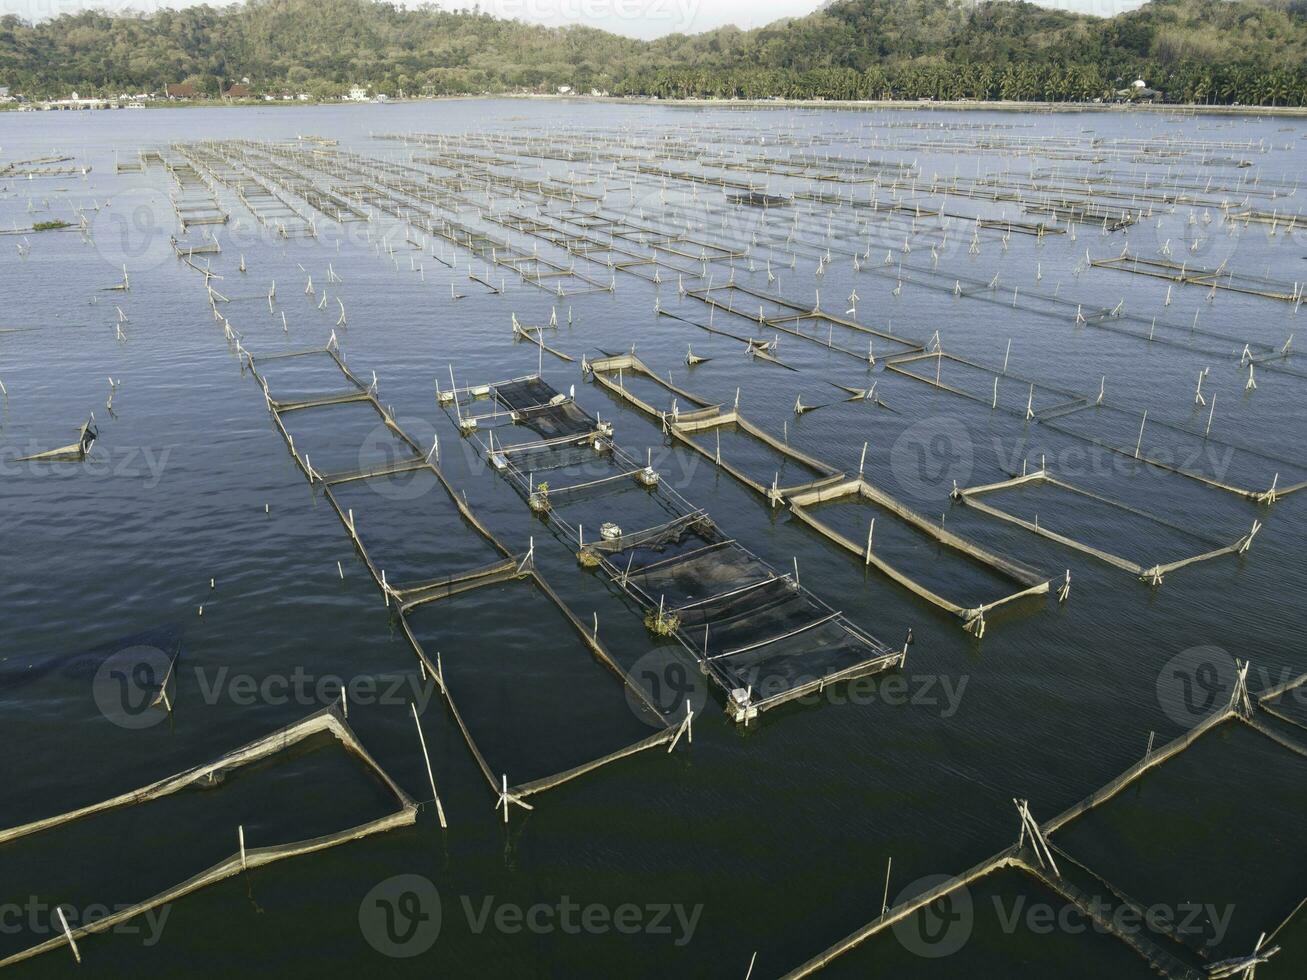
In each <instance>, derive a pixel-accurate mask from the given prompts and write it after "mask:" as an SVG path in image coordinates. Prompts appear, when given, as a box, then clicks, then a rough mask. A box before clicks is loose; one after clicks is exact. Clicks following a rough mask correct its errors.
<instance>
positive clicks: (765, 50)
mask: <svg viewBox="0 0 1307 980" xmlns="http://www.w3.org/2000/svg"><path fill="white" fill-rule="evenodd" d="M244 77H248V78H249V79H250V86H249V87H250V89H251V90H252V91H253V92H255V93H261V92H269V93H281V92H307V93H309V94H311V95H313V96H316V97H320V98H328V97H335V96H338V95H340V94H341V93H342V92H343V91H344V89H345V88H347V87H348V86H350V85H352V84H362V85H368V86H371V88H372V89H373V91H376V92H384V93H387V94H391V95H397V94H400V93H403V94H407V95H419V94H449V93H465V92H473V93H479V92H503V91H522V90H529V91H554V90H555V89H556V88H557V87H558V86H562V85H570V86H572V87H573V88H574V89H575V90H577V91H579V92H588V91H590V90H592V89H599V90H602V91H607V92H609V93H611V94H613V95H654V96H663V97H680V96H719V97H748V98H762V97H769V96H779V97H791V98H829V99H853V98H904V99H918V98H941V99H943V98H972V99H987V98H990V99H996V98H1003V99H1037V100H1048V101H1065V100H1071V99H1075V100H1084V99H1092V98H1102V97H1110V96H1111V93H1113V92H1114V91H1115V90H1117V89H1120V88H1122V87H1123V86H1125V85H1127V84H1128V83H1129V82H1131V81H1133V80H1134V79H1135V78H1143V79H1145V80H1146V81H1147V82H1148V84H1149V85H1150V86H1153V87H1154V88H1157V89H1162V90H1164V91H1165V93H1166V98H1167V100H1168V101H1182V102H1217V103H1230V102H1240V103H1243V104H1246V105H1248V104H1261V105H1271V104H1275V105H1285V104H1294V105H1303V104H1307V0H1287V2H1286V0H1153V2H1151V3H1148V4H1146V5H1145V6H1143V7H1141V8H1140V9H1138V10H1135V11H1131V12H1129V13H1123V14H1120V15H1118V16H1116V17H1111V18H1097V17H1089V16H1084V15H1080V14H1072V13H1067V12H1065V11H1056V10H1047V9H1044V8H1042V7H1037V6H1034V5H1032V4H1029V3H1022V2H1013V0H987V2H981V3H969V2H962V0H836V2H833V3H831V4H829V5H828V6H826V7H825V8H823V9H822V10H820V11H818V12H817V13H815V14H812V15H811V16H808V17H803V18H797V19H793V20H788V21H784V22H778V23H777V24H774V25H771V26H769V27H763V28H759V29H757V30H752V31H741V30H738V29H736V28H722V29H719V30H716V31H711V32H708V33H705V34H698V35H692V36H687V35H673V36H671V37H666V38H662V39H660V40H657V41H653V42H641V41H635V40H631V39H629V38H625V37H620V36H618V35H614V34H609V33H606V32H603V31H596V30H592V29H588V28H578V27H571V28H561V29H547V28H543V27H535V26H528V25H525V24H521V23H518V22H515V21H507V20H499V19H496V18H493V17H490V16H488V15H485V14H479V13H474V12H467V11H463V12H452V11H443V10H439V9H436V8H435V7H432V6H430V5H426V6H423V7H418V8H412V9H409V8H403V7H397V6H395V5H393V4H389V3H376V2H371V0H252V2H249V3H245V4H241V5H234V6H230V7H221V8H214V7H209V6H201V7H191V8H187V9H184V10H177V11H173V10H162V9H161V10H157V11H155V12H154V13H151V14H149V15H135V14H123V15H107V14H103V13H97V12H84V13H79V14H74V15H64V16H61V17H59V18H56V19H54V20H48V21H43V22H41V23H38V24H30V23H27V22H24V21H23V20H21V19H20V18H18V17H15V16H12V15H11V16H7V17H4V18H3V19H0V85H7V86H8V87H9V88H10V90H11V91H13V92H23V93H25V94H27V95H29V96H62V95H66V94H68V92H69V91H70V90H72V89H76V90H78V91H79V93H80V94H82V95H88V94H117V93H119V92H128V93H135V92H140V91H159V90H162V88H163V87H164V86H165V85H166V84H169V83H175V82H180V81H183V80H187V79H189V80H191V81H192V82H194V83H195V84H196V87H197V88H198V89H199V90H200V91H202V92H205V93H208V94H212V95H216V94H218V92H219V91H220V87H222V88H225V87H226V86H229V85H230V84H231V83H232V82H233V81H237V80H239V79H241V78H244Z"/></svg>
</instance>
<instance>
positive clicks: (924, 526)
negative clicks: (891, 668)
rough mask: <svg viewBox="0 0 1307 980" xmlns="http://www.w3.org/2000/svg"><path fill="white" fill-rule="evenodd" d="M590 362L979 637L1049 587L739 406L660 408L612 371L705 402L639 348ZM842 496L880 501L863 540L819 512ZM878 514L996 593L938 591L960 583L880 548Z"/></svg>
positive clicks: (707, 452)
mask: <svg viewBox="0 0 1307 980" xmlns="http://www.w3.org/2000/svg"><path fill="white" fill-rule="evenodd" d="M585 366H586V367H587V368H588V369H589V370H590V371H591V372H592V375H593V377H594V378H595V380H596V381H597V382H598V383H600V384H601V385H603V387H605V388H606V389H607V390H609V391H611V392H613V393H614V394H616V395H618V396H619V397H621V398H623V399H625V400H626V401H627V402H629V403H630V404H632V405H634V406H635V407H637V408H639V409H641V410H642V411H644V412H646V413H647V414H649V415H651V416H653V417H655V418H657V419H659V421H660V422H661V423H662V425H663V428H664V431H666V432H668V433H670V434H671V435H672V436H673V437H674V438H676V439H678V440H679V441H681V442H682V443H684V444H685V445H687V446H689V447H690V448H692V449H694V450H695V451H696V452H698V453H700V454H701V455H703V456H705V457H707V458H708V459H710V460H712V461H713V463H714V464H715V465H716V466H718V467H720V468H721V469H722V470H723V472H726V473H728V474H730V475H731V476H733V477H735V478H736V479H737V480H739V481H740V483H742V484H744V485H745V486H747V487H749V488H750V489H751V490H753V491H754V492H755V493H758V494H759V495H761V496H762V497H764V498H765V499H766V500H767V501H768V503H770V504H771V505H772V506H773V507H779V506H782V505H784V504H787V503H788V504H789V506H790V509H791V511H792V512H793V513H794V515H795V516H796V517H798V518H799V520H801V521H802V522H803V523H804V524H806V525H807V526H809V527H811V528H812V529H813V530H815V531H817V532H818V533H819V534H821V535H822V536H823V537H825V538H826V539H827V540H829V541H832V542H834V543H835V544H837V545H839V546H840V547H842V548H844V549H845V550H847V551H851V552H852V553H853V554H856V555H858V556H859V557H861V558H863V560H864V564H865V565H866V566H867V567H872V568H875V569H877V570H878V571H880V572H882V573H883V574H885V575H886V576H888V577H889V578H890V579H891V580H892V581H894V582H896V583H897V584H899V585H901V586H903V587H904V588H906V589H908V590H909V591H910V592H912V593H913V594H914V595H916V596H918V597H919V598H921V599H924V600H926V601H927V602H929V603H930V604H932V605H934V606H936V607H937V608H940V609H943V610H945V611H946V612H948V613H950V614H952V615H954V616H957V617H958V618H959V619H961V620H962V621H963V624H964V626H965V627H966V629H967V630H968V632H970V633H973V634H974V635H975V636H977V637H980V636H983V635H984V632H985V629H986V620H985V614H986V613H987V612H989V611H990V610H993V609H996V608H998V607H999V606H1004V605H1007V604H1009V603H1015V602H1017V601H1018V600H1022V599H1026V598H1029V597H1033V596H1038V595H1043V594H1046V593H1047V592H1048V591H1049V588H1050V580H1049V578H1048V576H1046V575H1042V574H1041V573H1039V572H1036V571H1035V570H1033V569H1030V568H1028V567H1026V566H1024V565H1021V564H1019V563H1017V562H1014V561H1012V560H1010V559H1008V558H1004V557H1003V556H1001V555H998V554H996V553H994V552H993V551H991V550H989V549H986V548H983V547H981V546H980V545H977V544H975V543H974V542H971V541H968V540H967V539H965V538H962V537H961V536H960V535H956V534H954V533H953V532H951V531H948V530H946V529H945V528H944V527H943V526H942V525H941V524H940V523H938V522H935V521H930V520H927V519H926V518H925V517H923V516H922V515H920V514H918V513H916V512H915V511H913V510H911V509H910V508H908V507H906V506H904V505H903V504H902V503H900V502H899V501H897V500H895V499H894V498H893V497H891V496H890V495H889V494H887V493H885V491H883V490H881V489H880V488H878V487H876V486H874V485H873V484H871V483H870V482H868V481H867V480H865V479H864V478H863V477H862V475H861V474H859V475H858V476H857V477H856V478H850V477H848V476H847V475H846V474H844V473H842V472H840V471H838V470H836V469H835V468H834V467H831V466H828V465H827V464H825V463H823V462H821V461H820V460H818V459H816V458H814V457H812V456H809V455H808V454H806V453H804V452H802V451H800V450H797V449H795V448H794V447H792V446H790V445H789V443H788V442H787V441H782V440H779V439H777V438H775V437H774V436H772V435H770V434H769V433H767V432H766V431H764V430H763V429H761V428H759V427H758V426H755V425H754V424H752V423H751V422H749V421H748V420H747V419H746V418H745V417H744V416H743V415H742V414H741V413H740V411H739V409H738V407H735V408H732V409H730V410H729V411H723V410H722V408H721V407H720V406H715V405H708V406H707V407H704V408H699V409H696V410H693V411H689V412H678V411H675V410H673V411H672V412H660V411H657V410H655V409H654V408H653V407H652V406H650V405H649V404H648V403H647V402H645V401H644V400H642V399H640V398H637V397H635V396H633V395H631V394H630V393H629V392H628V391H627V390H626V388H625V385H624V383H623V382H622V380H621V379H620V378H619V379H618V380H617V381H616V382H615V381H614V379H613V376H614V374H617V373H619V372H626V371H630V372H632V373H634V374H637V375H639V376H641V377H645V378H649V379H651V380H653V381H657V382H658V383H659V384H661V385H663V386H664V387H666V388H667V389H668V390H669V391H675V392H677V394H678V396H681V397H685V398H686V400H687V401H688V402H690V403H691V404H697V405H704V404H705V402H704V400H703V399H700V398H698V397H697V396H693V395H691V394H690V393H689V392H686V391H684V390H683V389H679V388H675V387H674V386H672V385H671V384H670V383H668V382H663V381H662V380H661V379H659V378H658V377H657V375H655V374H654V373H653V372H652V371H650V370H649V368H648V367H647V366H645V365H644V364H643V362H641V361H640V360H639V359H638V358H636V357H635V356H634V355H621V356H618V357H605V358H596V359H594V360H589V359H587V361H586V364H585ZM723 429H729V430H730V431H731V433H732V435H733V436H734V437H736V438H740V439H742V440H743V441H744V443H745V444H746V445H744V446H739V447H738V448H739V449H741V450H746V451H749V450H751V452H748V453H747V455H748V456H749V457H750V458H751V459H752V460H753V464H752V469H753V470H754V471H755V472H752V473H751V472H748V471H746V469H745V468H742V467H741V466H738V465H735V464H733V463H732V462H731V461H730V460H729V459H728V458H726V457H724V456H723V453H722V444H721V439H720V432H721V431H722V430H723ZM706 432H713V433H714V434H715V435H716V440H715V441H714V442H713V443H712V444H710V445H708V446H705V445H704V444H703V442H702V441H700V440H701V439H702V438H703V435H702V434H703V433H706ZM728 455H729V447H728ZM760 457H761V459H760ZM762 460H765V461H766V462H767V463H769V464H770V465H772V466H773V467H774V468H773V470H772V472H773V476H772V479H771V481H770V482H769V483H768V482H763V479H760V478H759V475H760V474H759V473H758V472H757V470H758V467H759V466H760V465H763V463H762ZM785 467H789V469H788V470H787V469H785ZM764 468H765V466H764ZM782 472H787V473H789V472H797V473H799V474H801V475H802V476H804V477H806V479H805V480H804V481H803V482H802V483H798V484H794V485H791V486H782V485H781V480H780V474H781V473H782ZM787 482H788V481H787ZM838 501H857V502H862V503H866V504H869V505H871V506H872V507H873V508H874V510H875V514H876V517H873V518H872V519H871V523H870V525H869V526H868V534H867V541H866V543H865V544H864V543H862V542H859V541H854V540H853V539H852V538H851V537H850V536H849V534H848V533H846V532H845V531H843V530H841V529H839V528H837V527H836V526H834V525H833V524H831V523H829V522H828V521H826V520H823V519H822V517H820V516H818V513H819V512H818V507H819V506H820V505H824V504H830V503H834V502H838ZM877 517H878V518H879V519H881V520H882V521H884V522H892V523H894V524H897V525H899V526H900V527H902V528H906V529H908V530H909V531H910V532H911V533H912V534H913V535H914V536H917V537H919V538H923V539H925V540H928V541H930V542H931V543H932V544H934V545H943V546H945V547H946V548H948V549H949V550H950V552H951V553H952V554H953V555H955V556H957V557H959V558H962V559H963V560H964V562H965V563H967V564H971V565H976V566H979V567H980V569H982V570H983V573H985V577H986V578H987V581H986V582H985V584H984V585H983V586H981V588H988V589H989V590H990V594H989V595H988V596H987V597H985V598H975V597H974V596H972V597H968V599H966V600H961V601H959V599H958V598H957V597H956V595H955V596H954V597H952V598H949V597H946V596H945V595H944V594H943V593H942V592H941V591H940V589H941V588H950V587H951V588H953V589H954V590H955V591H956V589H957V587H958V586H957V583H944V584H942V585H940V586H936V587H932V586H930V585H928V584H926V582H924V581H923V580H922V578H921V575H920V574H917V575H912V574H909V572H908V571H907V570H906V569H905V568H904V567H903V564H901V563H900V562H899V561H894V560H891V559H890V558H889V554H890V553H889V552H888V551H887V552H885V553H882V552H881V551H878V550H877V549H876V548H875V547H874V532H875V519H876V518H877ZM881 533H882V538H883V536H884V535H885V533H886V528H885V523H882V525H881ZM904 557H906V555H905V556H904ZM922 557H925V558H926V560H927V561H928V562H929V563H930V564H931V565H935V564H937V559H936V558H934V557H933V556H920V555H918V556H917V560H920V559H921V558H922ZM954 574H957V573H956V572H955V573H954ZM1013 586H1015V587H1016V588H1015V590H1013V588H1012V587H1013ZM995 588H999V589H1001V590H1002V591H1001V592H1000V594H998V595H994V594H993V590H994V589H995ZM973 591H974V590H973Z"/></svg>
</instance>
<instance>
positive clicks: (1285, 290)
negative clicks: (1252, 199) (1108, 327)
mask: <svg viewBox="0 0 1307 980" xmlns="http://www.w3.org/2000/svg"><path fill="white" fill-rule="evenodd" d="M1090 264H1091V265H1093V266H1094V268H1098V269H1117V270H1120V271H1122V272H1130V273H1133V274H1135V275H1137V276H1152V277H1153V278H1156V279H1166V280H1168V281H1170V282H1178V283H1183V284H1185V285H1192V286H1206V287H1207V288H1208V290H1209V291H1211V292H1215V291H1216V290H1218V289H1221V290H1230V291H1231V292H1236V293H1243V294H1244V295H1247V296H1258V297H1261V298H1262V299H1276V300H1281V301H1283V302H1285V303H1292V304H1293V305H1294V308H1295V309H1296V308H1297V307H1298V306H1300V305H1301V304H1302V300H1303V283H1301V282H1294V283H1287V282H1277V281H1276V280H1273V279H1268V278H1266V277H1265V276H1252V275H1248V274H1247V273H1237V272H1235V271H1234V270H1233V269H1230V270H1226V269H1224V268H1217V269H1204V268H1201V267H1199V266H1190V265H1186V264H1184V263H1180V262H1171V261H1170V260H1168V259H1146V258H1143V257H1141V256H1139V255H1135V254H1132V253H1130V252H1122V253H1121V254H1120V255H1118V256H1115V257H1113V258H1110V259H1094V260H1093V261H1092V262H1091V263H1090Z"/></svg>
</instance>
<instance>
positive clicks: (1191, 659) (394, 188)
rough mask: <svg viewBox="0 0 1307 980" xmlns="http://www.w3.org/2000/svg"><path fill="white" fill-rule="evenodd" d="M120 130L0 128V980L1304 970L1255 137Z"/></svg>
mask: <svg viewBox="0 0 1307 980" xmlns="http://www.w3.org/2000/svg"><path fill="white" fill-rule="evenodd" d="M122 115H124V116H131V117H132V118H130V119H126V120H125V121H124V120H122V119H120V118H119V117H118V116H116V115H115V116H114V117H113V118H112V121H108V119H107V115H100V114H91V113H85V114H82V113H79V114H40V116H39V118H32V117H25V118H24V117H15V120H16V121H14V122H13V124H12V125H11V126H9V127H8V128H7V129H6V130H5V133H4V135H3V137H2V138H0V231H3V232H4V235H3V239H4V242H5V245H4V247H5V248H7V249H9V251H7V252H0V263H3V265H2V267H0V274H2V275H3V279H0V283H3V287H2V288H3V290H4V295H5V298H6V304H5V308H4V311H3V313H0V470H2V471H3V472H2V473H0V501H2V503H0V506H2V507H3V517H4V520H3V522H0V557H3V558H4V559H5V561H4V562H3V564H2V565H0V568H3V571H0V603H3V609H4V610H5V615H4V617H3V618H0V705H2V706H3V709H4V710H3V711H0V732H3V733H4V734H5V735H6V736H7V742H8V745H9V746H10V749H11V751H10V752H9V753H7V756H6V764H5V769H4V774H5V777H6V778H5V785H6V788H7V790H8V792H7V793H6V794H5V796H4V798H3V801H2V802H0V811H2V812H0V870H2V872H3V873H0V882H3V886H0V968H4V969H6V970H8V971H10V972H11V973H12V975H14V976H33V977H37V976H54V975H65V974H66V973H67V972H68V971H69V970H72V969H78V970H80V971H83V972H85V973H87V974H89V975H92V976H106V977H108V976H124V975H139V974H141V973H144V972H151V973H154V974H156V975H183V974H184V975H189V976H200V977H205V976H210V975H211V976H214V977H217V976H220V975H221V976H225V975H226V974H227V973H228V972H230V970H231V969H232V965H233V964H235V967H236V968H237V969H249V968H251V967H253V966H254V965H255V964H259V965H262V964H268V965H269V967H270V968H271V969H275V970H277V971H278V972H279V973H281V974H291V975H293V974H295V973H297V972H299V971H302V970H304V969H306V968H311V969H312V971H313V972H314V974H315V975H320V976H326V977H334V976H341V977H346V976H351V977H352V976H356V975H357V974H358V973H359V972H360V971H363V970H378V969H380V970H385V971H386V972H387V973H388V974H389V973H394V974H397V975H403V976H410V975H411V976H428V975H430V973H431V971H432V970H433V969H438V970H443V971H445V972H447V973H450V974H451V975H455V976H466V975H473V974H478V975H484V976H496V977H497V976H505V977H508V976H514V977H516V976H552V975H557V974H559V973H562V972H566V973H567V974H568V975H578V976H595V977H612V976H649V977H655V976H657V977H663V976H669V975H677V976H704V977H708V976H712V977H718V976H736V977H746V978H747V977H754V978H756V977H800V976H809V975H814V974H815V975H820V976H842V975H850V976H853V975H858V976H866V975H872V976H881V975H884V976H914V977H915V976H920V977H934V976H940V977H956V976H960V975H967V976H971V977H976V978H991V977H992V978H1000V977H1001V978H1005V980H1006V978H1012V977H1040V978H1043V977H1079V976H1084V977H1101V976H1124V977H1132V976H1139V977H1145V976H1158V975H1161V976H1166V977H1172V978H1177V980H1205V978H1224V977H1238V978H1251V977H1254V976H1257V977H1261V978H1262V980H1267V978H1270V980H1275V978H1292V977H1298V976H1302V975H1303V974H1304V973H1305V972H1307V965H1304V964H1307V874H1305V873H1304V872H1305V871H1307V837H1305V836H1304V833H1303V820H1302V814H1303V812H1304V811H1305V810H1307V731H1305V730H1307V682H1305V681H1304V678H1305V677H1307V675H1305V674H1304V673H1303V672H1304V670H1307V663H1305V662H1304V654H1303V650H1304V649H1307V617H1304V614H1303V611H1302V610H1303V608H1304V605H1305V600H1304V596H1307V560H1304V558H1303V554H1304V546H1305V545H1307V520H1305V518H1304V511H1303V506H1304V503H1303V501H1304V500H1305V499H1307V495H1305V494H1301V493H1299V492H1298V491H1300V490H1302V489H1303V488H1304V487H1307V365H1303V364H1302V363H1301V362H1300V361H1299V354H1298V349H1299V347H1300V346H1301V344H1300V343H1299V344H1297V345H1296V344H1295V335H1296V333H1297V332H1298V331H1299V329H1300V326H1301V323H1300V318H1301V317H1302V316H1304V315H1307V314H1304V313H1303V312H1302V310H1301V307H1302V301H1303V298H1304V289H1305V287H1307V217H1304V215H1303V200H1302V197H1301V195H1300V190H1299V186H1298V183H1299V177H1300V175H1301V174H1302V173H1303V171H1304V169H1305V168H1307V123H1305V122H1304V121H1303V120H1301V119H1300V118H1298V117H1285V118H1266V117H1243V116H1239V115H1235V114H1207V113H1189V114H1169V113H1165V112H1153V111H1147V112H1145V111H1120V110H1115V111H1102V112H1093V111H1081V112H1075V111H1067V112H1063V113H1048V112H1039V113H1005V112H991V111H975V112H956V111H935V110H932V109H929V108H925V107H923V108H921V109H913V110H889V109H876V110H866V111H852V110H848V109H833V108H819V107H814V108H808V109H802V108H792V107H791V108H785V109H781V108H758V107H745V106H737V105H728V104H721V105H714V106H700V107H689V106H678V105H671V104H668V105H662V104H623V103H609V102H588V101H565V100H559V101H526V100H448V101H436V102H412V103H401V104H397V105H390V106H384V107H383V106H372V105H369V106H331V107H327V106H323V107H310V106H299V105H296V106H287V107H280V106H279V107H276V108H270V109H257V108H239V109H236V108H233V109H227V110H216V109H215V110H209V109H187V110H168V109H162V110H159V111H152V112H149V113H136V114H132V113H125V114H122ZM55 116H58V117H59V118H54V117H55ZM70 597H74V598H73V599H72V601H70ZM292 858H293V859H294V860H290V859H292ZM218 951H220V954H221V955H219V954H218Z"/></svg>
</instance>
